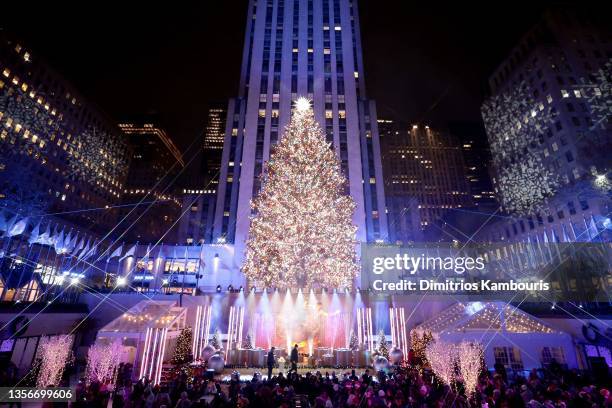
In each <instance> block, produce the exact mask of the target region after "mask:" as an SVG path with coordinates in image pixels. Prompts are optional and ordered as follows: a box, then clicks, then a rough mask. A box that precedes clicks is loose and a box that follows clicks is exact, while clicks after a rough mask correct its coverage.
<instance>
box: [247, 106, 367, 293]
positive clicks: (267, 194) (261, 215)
mask: <svg viewBox="0 0 612 408" xmlns="http://www.w3.org/2000/svg"><path fill="white" fill-rule="evenodd" d="M262 186H263V187H262V190H261V192H260V194H259V196H258V197H257V198H256V199H255V200H253V202H252V207H253V210H254V214H255V215H254V216H253V217H252V219H251V226H250V230H249V238H248V240H247V243H246V247H247V249H246V259H245V262H244V265H243V268H242V269H243V271H244V273H245V275H246V276H247V278H249V279H250V280H252V281H254V282H255V283H256V284H258V285H262V286H267V287H271V286H276V287H300V288H309V287H334V288H336V287H348V286H350V285H351V282H352V280H353V278H354V277H355V276H356V275H357V272H358V264H357V254H356V251H355V245H356V239H355V232H356V227H355V226H354V225H353V223H352V215H353V212H354V209H355V204H354V202H353V200H352V199H351V197H350V196H349V195H347V194H346V193H345V190H346V178H345V177H344V175H343V174H342V172H341V167H340V162H339V160H338V158H337V157H336V154H335V153H334V151H333V150H332V149H331V147H330V145H329V143H327V142H326V140H325V137H324V133H323V131H322V129H321V128H320V126H319V124H318V123H317V122H316V121H315V119H314V113H313V110H312V108H311V106H310V102H309V101H308V100H307V99H305V98H300V99H299V100H298V101H297V102H296V106H295V109H294V110H293V112H292V119H291V122H290V123H289V125H288V126H287V128H286V129H285V133H284V136H283V138H282V139H281V141H280V142H279V143H278V145H277V146H276V148H275V149H274V151H273V152H272V154H271V156H270V161H269V162H268V163H267V166H266V168H265V172H264V176H263V179H262Z"/></svg>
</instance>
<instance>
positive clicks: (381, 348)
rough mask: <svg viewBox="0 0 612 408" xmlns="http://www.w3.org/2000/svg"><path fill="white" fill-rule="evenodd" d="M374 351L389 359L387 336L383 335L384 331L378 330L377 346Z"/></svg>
mask: <svg viewBox="0 0 612 408" xmlns="http://www.w3.org/2000/svg"><path fill="white" fill-rule="evenodd" d="M376 353H378V355H379V356H382V357H384V358H386V359H387V360H388V359H389V348H388V347H387V337H386V336H385V332H384V331H382V330H381V331H380V332H378V347H376Z"/></svg>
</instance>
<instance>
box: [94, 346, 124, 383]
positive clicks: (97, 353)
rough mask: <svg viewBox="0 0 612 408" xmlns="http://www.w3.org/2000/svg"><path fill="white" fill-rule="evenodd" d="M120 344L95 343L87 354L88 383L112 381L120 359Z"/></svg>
mask: <svg viewBox="0 0 612 408" xmlns="http://www.w3.org/2000/svg"><path fill="white" fill-rule="evenodd" d="M121 349H122V346H121V342H120V341H119V340H115V341H114V342H112V343H107V344H104V343H99V342H98V343H96V344H94V345H93V346H91V347H90V348H89V351H88V352H87V380H88V381H90V382H104V381H106V380H111V381H112V380H113V379H114V376H115V370H116V368H117V366H118V365H119V360H120V357H121Z"/></svg>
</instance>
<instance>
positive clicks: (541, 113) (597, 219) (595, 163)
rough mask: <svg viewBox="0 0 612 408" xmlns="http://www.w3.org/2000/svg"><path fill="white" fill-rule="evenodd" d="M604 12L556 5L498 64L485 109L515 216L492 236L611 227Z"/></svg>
mask: <svg viewBox="0 0 612 408" xmlns="http://www.w3.org/2000/svg"><path fill="white" fill-rule="evenodd" d="M609 38H610V26H609V22H608V21H607V19H606V17H605V16H603V15H601V14H598V12H597V10H588V7H580V8H576V9H565V8H561V9H556V10H551V11H549V12H547V13H546V14H545V15H544V16H543V18H542V20H541V21H540V22H539V23H538V24H536V25H535V26H534V27H533V28H532V29H531V30H529V32H527V33H526V34H525V35H524V36H523V38H522V39H521V40H520V41H519V43H518V44H517V45H516V46H515V47H514V49H513V50H512V51H511V53H510V55H509V56H508V58H507V59H506V60H504V61H503V62H502V63H501V64H500V66H499V67H498V68H497V69H496V71H495V72H494V73H493V75H491V77H490V79H489V84H490V88H491V93H492V95H491V97H490V98H489V99H487V100H486V101H485V102H484V104H483V106H482V115H483V119H484V123H485V128H486V131H487V136H488V139H489V143H490V145H491V153H492V157H493V166H494V169H495V178H494V186H495V189H496V192H497V195H498V197H499V199H500V202H501V204H502V205H503V207H504V209H506V210H507V211H508V212H510V213H512V214H513V215H515V216H516V217H515V218H514V219H510V220H507V221H504V222H500V223H497V224H496V225H494V226H492V227H491V228H488V232H489V233H490V234H489V237H490V238H491V239H493V240H498V239H507V240H518V241H523V240H527V239H531V240H532V241H533V240H536V241H540V242H542V241H547V242H552V241H567V240H572V241H573V240H578V241H585V240H592V239H595V238H596V237H597V236H599V235H600V234H601V233H603V234H604V235H605V231H606V230H607V228H608V226H609V224H610V218H609V213H610V200H609V196H608V194H609V191H610V185H611V182H610V178H609V172H610V157H609V156H610V147H611V146H610V141H611V140H612V133H611V129H612V128H611V125H610V117H611V114H610V112H611V110H610V106H612V96H611V95H612V92H611V90H610V81H611V72H612V48H611V46H610V42H609Z"/></svg>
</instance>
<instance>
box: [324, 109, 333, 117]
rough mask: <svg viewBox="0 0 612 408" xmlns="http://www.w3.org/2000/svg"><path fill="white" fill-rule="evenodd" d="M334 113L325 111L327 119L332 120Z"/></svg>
mask: <svg viewBox="0 0 612 408" xmlns="http://www.w3.org/2000/svg"><path fill="white" fill-rule="evenodd" d="M332 115H333V112H332V111H331V110H326V111H325V119H331V118H332V117H333V116H332Z"/></svg>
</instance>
